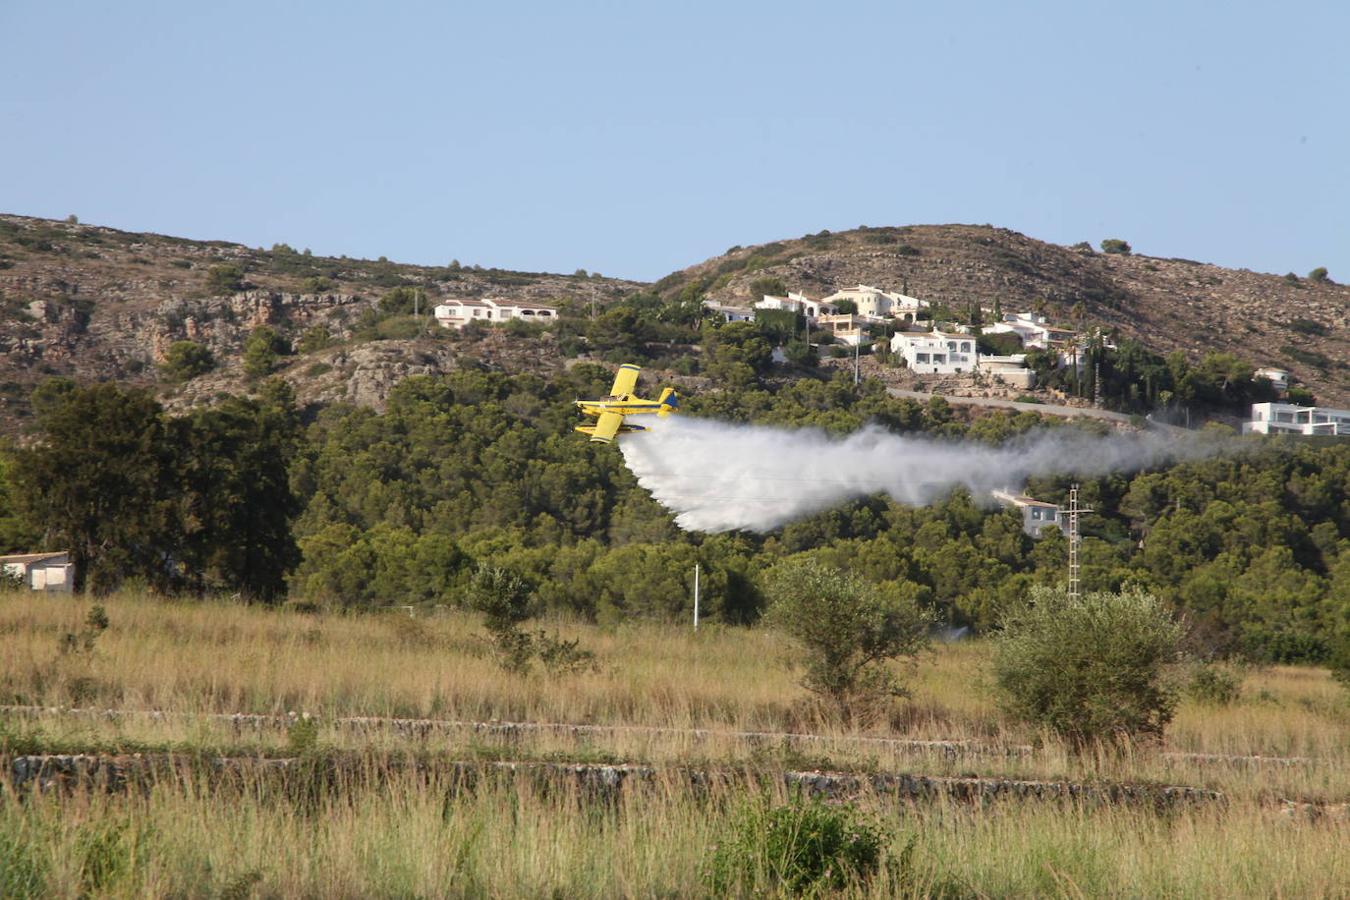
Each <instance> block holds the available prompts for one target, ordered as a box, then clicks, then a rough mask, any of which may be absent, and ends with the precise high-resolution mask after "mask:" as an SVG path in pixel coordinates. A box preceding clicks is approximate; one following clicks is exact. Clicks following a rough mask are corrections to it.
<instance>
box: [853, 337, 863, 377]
mask: <svg viewBox="0 0 1350 900" xmlns="http://www.w3.org/2000/svg"><path fill="white" fill-rule="evenodd" d="M861 355H862V327H861V326H859V328H858V343H856V344H854V345H853V386H854V387H857V386H858V382H859V380H860V378H859V374H858V366H859V360H860V358H861Z"/></svg>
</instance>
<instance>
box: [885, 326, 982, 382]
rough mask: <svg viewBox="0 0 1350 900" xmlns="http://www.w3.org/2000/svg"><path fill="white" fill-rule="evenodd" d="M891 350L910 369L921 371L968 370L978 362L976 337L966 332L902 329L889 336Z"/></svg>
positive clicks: (939, 372)
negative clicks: (945, 332)
mask: <svg viewBox="0 0 1350 900" xmlns="http://www.w3.org/2000/svg"><path fill="white" fill-rule="evenodd" d="M891 352H892V353H895V354H898V355H900V356H902V357H904V360H905V362H906V364H908V365H909V368H910V369H911V370H912V371H914V372H919V373H922V374H939V375H950V374H953V373H959V372H970V371H972V370H973V369H974V368H975V367H976V366H977V365H978V361H977V354H976V350H975V338H973V337H971V336H970V335H968V334H944V333H942V332H940V331H930V332H926V333H909V332H903V331H902V332H899V333H898V334H896V335H895V336H894V337H892V338H891Z"/></svg>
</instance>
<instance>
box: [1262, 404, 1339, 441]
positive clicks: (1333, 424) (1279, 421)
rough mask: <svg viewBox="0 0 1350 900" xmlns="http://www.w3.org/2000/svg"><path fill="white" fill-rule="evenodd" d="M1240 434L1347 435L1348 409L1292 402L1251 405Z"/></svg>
mask: <svg viewBox="0 0 1350 900" xmlns="http://www.w3.org/2000/svg"><path fill="white" fill-rule="evenodd" d="M1242 433H1243V434H1330V435H1350V410H1347V409H1332V408H1330V407H1327V406H1296V405H1294V404H1293V403H1253V404H1252V418H1251V421H1250V422H1243V423H1242Z"/></svg>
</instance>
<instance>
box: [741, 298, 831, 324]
mask: <svg viewBox="0 0 1350 900" xmlns="http://www.w3.org/2000/svg"><path fill="white" fill-rule="evenodd" d="M755 309H786V310H790V311H792V312H798V313H801V314H802V315H804V316H806V317H807V318H808V319H812V320H814V319H816V318H818V317H820V316H822V315H830V314H832V313H836V312H838V311H839V310H838V309H836V308H835V306H834V304H832V303H827V302H826V301H824V300H812V299H811V298H810V297H808V296H806V295H805V294H798V293H794V292H793V291H788V295H787V296H786V297H775V296H773V295H772V294H765V295H764V299H763V300H761V301H759V302H758V303H756V304H755Z"/></svg>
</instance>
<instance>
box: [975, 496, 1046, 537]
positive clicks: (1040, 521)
mask: <svg viewBox="0 0 1350 900" xmlns="http://www.w3.org/2000/svg"><path fill="white" fill-rule="evenodd" d="M990 493H991V494H993V497H994V499H995V500H997V501H998V502H999V503H1001V504H1003V505H1004V506H1006V507H1008V508H1010V509H1016V510H1018V511H1019V512H1021V513H1022V530H1023V531H1025V532H1026V533H1027V534H1029V535H1030V536H1031V537H1033V538H1040V536H1041V532H1043V531H1045V529H1047V528H1059V527H1060V519H1061V518H1062V513H1061V512H1060V509H1059V507H1058V506H1056V505H1055V504H1053V503H1046V502H1045V501H1044V500H1033V499H1032V498H1031V497H1028V496H1026V495H1025V494H1014V493H1012V492H1011V491H991V492H990Z"/></svg>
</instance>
